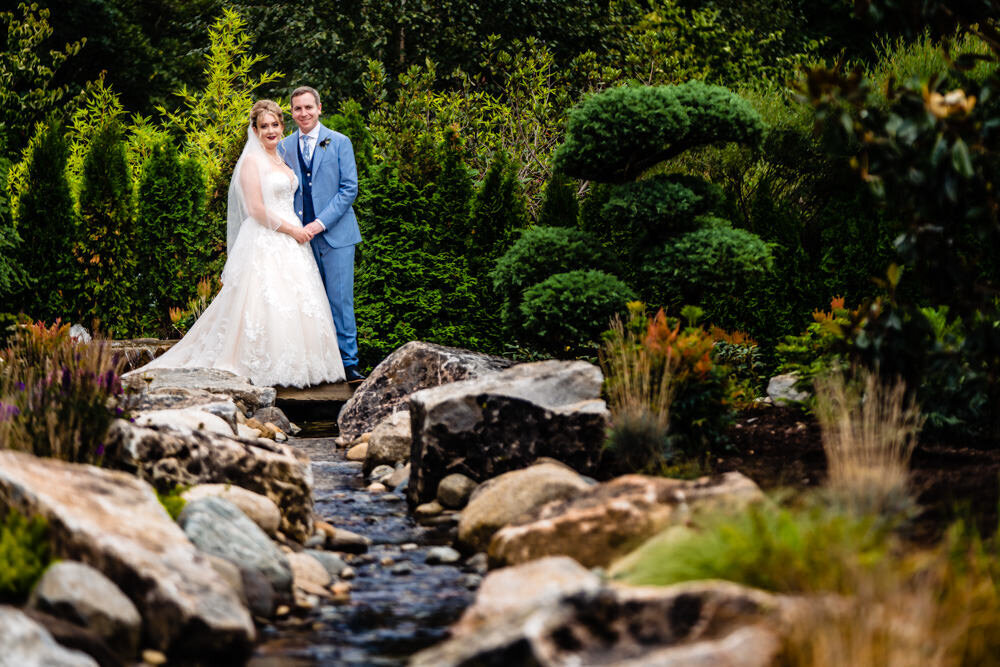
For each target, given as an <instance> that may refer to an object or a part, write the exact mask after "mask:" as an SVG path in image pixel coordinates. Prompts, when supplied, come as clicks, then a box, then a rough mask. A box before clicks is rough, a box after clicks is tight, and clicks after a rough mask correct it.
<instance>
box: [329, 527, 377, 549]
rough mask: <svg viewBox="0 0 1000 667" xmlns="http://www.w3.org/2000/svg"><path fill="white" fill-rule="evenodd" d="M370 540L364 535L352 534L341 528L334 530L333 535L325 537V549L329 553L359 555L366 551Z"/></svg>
mask: <svg viewBox="0 0 1000 667" xmlns="http://www.w3.org/2000/svg"><path fill="white" fill-rule="evenodd" d="M371 543H372V541H371V539H369V538H367V537H365V536H364V535H358V534H357V533H352V532H351V531H349V530H344V529H343V528H334V530H333V535H329V536H327V539H326V548H327V549H329V550H330V551H342V552H344V553H349V554H361V553H364V552H366V551H368V547H370V546H371Z"/></svg>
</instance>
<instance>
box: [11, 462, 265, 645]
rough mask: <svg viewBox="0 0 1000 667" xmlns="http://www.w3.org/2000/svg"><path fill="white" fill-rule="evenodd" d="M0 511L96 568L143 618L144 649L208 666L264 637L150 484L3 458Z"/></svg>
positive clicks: (58, 551)
mask: <svg viewBox="0 0 1000 667" xmlns="http://www.w3.org/2000/svg"><path fill="white" fill-rule="evenodd" d="M0 507H8V508H14V509H16V510H18V511H19V512H21V513H22V514H24V515H25V516H42V517H44V518H45V519H46V520H47V521H48V526H49V538H50V541H51V544H52V551H53V555H54V556H55V557H56V558H61V559H66V560H75V561H79V562H82V563H86V564H88V565H91V566H92V567H94V568H96V569H98V570H100V571H101V572H103V573H104V575H105V576H106V577H108V578H109V579H110V580H111V581H113V582H114V583H115V585H117V586H118V588H119V589H121V591H122V592H123V593H124V594H125V595H126V596H127V597H128V598H129V599H130V600H131V601H132V603H133V604H134V605H135V606H136V608H137V609H138V610H139V613H140V614H141V615H142V617H143V629H144V634H145V643H146V645H151V646H153V647H155V648H157V649H159V650H161V651H165V652H167V653H170V654H173V655H177V656H197V657H199V658H201V659H206V660H208V659H211V658H212V657H216V658H219V659H220V660H221V659H227V660H232V659H234V657H235V658H238V657H239V656H246V655H249V652H250V650H251V647H252V645H253V641H254V639H255V637H256V632H255V629H254V625H253V621H252V619H251V618H250V614H249V613H248V612H247V609H246V607H244V606H243V604H242V602H241V601H240V598H239V595H238V593H237V592H236V591H234V590H233V589H232V588H231V587H230V586H229V585H228V584H226V583H225V582H224V581H222V580H221V579H219V578H218V577H217V576H215V574H214V572H213V570H212V568H211V567H210V566H209V564H208V563H207V562H206V560H205V559H204V558H203V557H202V556H201V554H199V553H198V550H197V549H196V548H195V547H194V545H192V544H191V542H190V541H189V540H188V539H187V537H185V535H184V533H183V531H181V529H180V528H179V527H178V526H177V524H175V523H174V522H173V521H171V519H170V517H169V516H168V515H167V513H166V510H164V509H163V506H162V505H160V503H159V501H158V500H157V499H156V495H155V494H154V493H153V490H152V489H151V488H150V487H149V485H148V484H146V483H145V482H143V481H141V480H139V479H136V478H135V477H133V476H132V475H129V474H126V473H123V472H116V471H110V470H102V469H100V468H96V467H94V466H89V465H81V464H73V463H66V462H63V461H57V460H52V459H39V458H36V457H34V456H31V455H29V454H24V453H20V452H12V451H0ZM0 625H2V623H0Z"/></svg>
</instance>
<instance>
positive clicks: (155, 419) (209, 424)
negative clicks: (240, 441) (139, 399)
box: [132, 408, 236, 435]
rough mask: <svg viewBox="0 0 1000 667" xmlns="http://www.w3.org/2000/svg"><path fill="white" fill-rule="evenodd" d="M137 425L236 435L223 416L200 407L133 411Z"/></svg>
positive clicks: (189, 431) (133, 417) (134, 422)
mask: <svg viewBox="0 0 1000 667" xmlns="http://www.w3.org/2000/svg"><path fill="white" fill-rule="evenodd" d="M132 423H133V424H135V425H136V426H153V427H157V426H162V427H165V428H170V429H173V430H175V431H184V432H186V433H191V432H192V431H211V432H212V433H219V434H221V435H236V430H235V429H234V428H233V427H232V425H231V424H230V423H229V422H227V421H226V420H225V419H223V418H222V417H219V416H218V415H213V414H212V413H210V412H205V411H203V410H201V409H199V408H168V409H166V410H147V411H142V412H134V413H132Z"/></svg>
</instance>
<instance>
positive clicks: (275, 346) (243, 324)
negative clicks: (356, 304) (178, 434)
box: [138, 131, 344, 387]
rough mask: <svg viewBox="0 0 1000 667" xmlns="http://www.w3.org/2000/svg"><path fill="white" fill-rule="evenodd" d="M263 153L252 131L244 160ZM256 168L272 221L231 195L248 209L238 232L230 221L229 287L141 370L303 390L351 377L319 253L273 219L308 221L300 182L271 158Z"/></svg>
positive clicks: (234, 205)
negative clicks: (229, 377)
mask: <svg viewBox="0 0 1000 667" xmlns="http://www.w3.org/2000/svg"><path fill="white" fill-rule="evenodd" d="M253 142H257V145H256V146H253ZM258 149H259V151H262V150H263V148H261V147H260V144H259V140H258V139H257V137H256V136H255V135H253V132H252V131H250V132H249V137H248V148H247V149H245V150H244V157H245V156H246V155H247V153H248V151H250V152H253V151H257V150H258ZM259 151H258V157H259V156H260V153H259ZM243 162H244V159H243V158H241V159H240V163H238V164H237V169H236V170H235V171H234V174H233V182H234V184H236V187H237V188H238V179H239V176H238V175H239V173H240V168H241V166H242V163H243ZM255 164H258V165H261V166H260V167H258V169H259V176H258V178H259V187H260V194H261V195H262V197H263V203H264V207H265V208H266V215H265V216H263V217H265V218H266V219H265V220H257V219H255V218H254V217H251V216H249V215H247V208H246V205H245V203H244V204H243V208H242V209H240V207H239V205H238V202H237V201H234V199H233V197H232V196H231V197H230V209H231V211H232V210H240V213H239V214H237V215H235V218H241V219H240V220H239V221H238V222H237V224H236V225H235V227H236V229H234V225H233V224H230V228H229V231H230V234H229V236H230V238H229V245H230V247H229V256H228V258H227V259H226V265H225V267H224V268H223V270H222V289H221V290H220V291H219V293H218V295H216V297H215V299H213V300H212V303H211V304H209V306H208V308H206V309H205V312H203V313H202V315H201V317H199V318H198V320H197V321H196V322H195V323H194V325H193V326H192V327H191V329H190V330H189V331H188V332H187V334H186V335H185V336H184V337H183V338H182V339H181V340H180V341H179V342H177V343H176V344H175V345H174V346H173V347H172V348H170V350H168V351H167V352H166V353H164V354H163V355H162V356H160V357H157V358H156V359H155V360H153V361H152V362H151V363H149V364H146V365H145V366H143V367H142V368H140V369H138V372H142V371H144V370H147V369H150V368H217V369H222V370H226V371H230V372H233V373H236V374H237V375H242V376H245V377H249V378H250V379H251V381H252V382H253V383H254V384H255V385H259V386H274V385H283V386H295V387H302V386H307V385H315V384H320V383H323V382H339V381H341V380H343V379H344V365H343V362H342V361H341V357H340V351H339V349H338V347H337V334H336V330H335V328H334V324H333V316H332V314H331V312H330V304H329V301H327V298H326V292H325V291H324V288H323V282H322V280H321V279H320V275H319V268H318V267H317V266H316V261H315V259H313V254H312V250H311V249H310V247H309V244H308V243H303V244H299V243H298V242H297V241H296V240H295V239H294V238H292V237H291V236H289V235H288V234H282V233H280V232H277V231H274V230H275V229H276V227H277V226H278V225H276V224H272V222H271V221H274V220H279V221H280V220H284V221H286V222H287V221H294V222H295V224H301V223H300V222H299V220H298V217H297V216H296V215H295V208H294V203H293V202H294V196H295V191H296V188H297V187H298V182H297V178H296V176H295V175H294V174H288V173H286V172H283V171H281V170H279V169H278V168H275V167H272V166H263V165H268V162H266V161H263V160H260V159H258V160H257V161H256V163H255ZM239 194H240V196H242V193H239ZM237 199H238V197H237ZM258 217H260V216H258ZM230 219H231V221H232V220H233V219H234V215H233V214H232V213H231V215H230Z"/></svg>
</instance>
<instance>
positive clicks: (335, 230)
mask: <svg viewBox="0 0 1000 667" xmlns="http://www.w3.org/2000/svg"><path fill="white" fill-rule="evenodd" d="M327 140H329V143H328V144H327V145H326V146H325V147H324V146H322V144H323V142H325V141H327ZM281 149H282V157H283V158H284V160H285V164H287V165H288V166H289V167H291V168H292V169H293V170H294V171H295V174H296V175H297V176H298V177H299V188H298V190H296V191H295V210H296V211H297V212H298V214H299V217H300V218H301V217H302V179H303V178H304V176H303V174H302V171H301V168H300V166H299V131H298V130H295V131H294V132H292V133H291V134H290V135H288V136H287V137H285V138H284V139H282V141H281ZM357 196H358V167H357V164H356V163H355V161H354V147H353V146H352V145H351V140H350V139H348V138H347V136H346V135H344V134H341V133H340V132H334V131H333V130H331V129H329V128H328V127H326V126H325V125H323V124H322V123H320V125H319V137H318V140H317V142H316V146H315V147H313V163H312V197H313V208H314V209H315V211H316V217H317V218H319V219H320V220H321V221H322V222H323V225H324V226H325V227H326V231H324V232H323V233H322V234H318V235H316V237H315V238H314V239H313V242H314V243H315V242H316V240H317V239H322V240H323V241H325V242H326V243H328V244H329V245H330V247H331V248H343V247H345V246H349V245H356V244H358V243H361V229H360V228H359V227H358V218H357V216H356V215H354V207H353V204H354V200H355V199H356V198H357ZM303 222H304V223H308V222H312V220H303Z"/></svg>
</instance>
